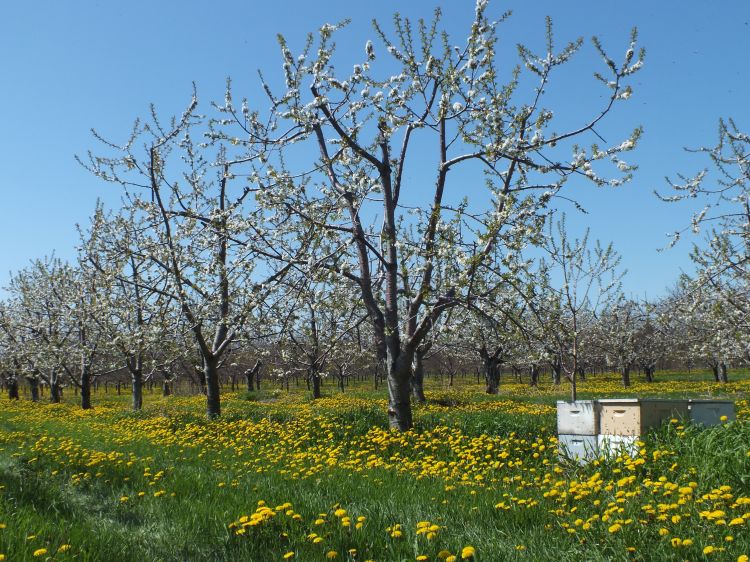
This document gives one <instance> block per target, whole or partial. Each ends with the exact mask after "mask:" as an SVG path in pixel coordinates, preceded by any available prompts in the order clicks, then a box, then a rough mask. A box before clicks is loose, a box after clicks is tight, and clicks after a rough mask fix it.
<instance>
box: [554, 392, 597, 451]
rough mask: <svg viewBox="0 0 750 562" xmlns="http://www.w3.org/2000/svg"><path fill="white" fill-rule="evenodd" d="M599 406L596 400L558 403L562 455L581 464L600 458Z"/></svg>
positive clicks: (558, 429)
mask: <svg viewBox="0 0 750 562" xmlns="http://www.w3.org/2000/svg"><path fill="white" fill-rule="evenodd" d="M598 435H599V404H598V403H597V401H596V400H578V401H576V402H563V401H559V402H558V403H557V446H558V448H559V452H560V455H564V456H566V457H568V458H570V459H573V460H576V461H578V462H580V463H585V462H587V461H589V460H592V459H595V458H597V457H598V456H599V446H598V444H597V436H598Z"/></svg>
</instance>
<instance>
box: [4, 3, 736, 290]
mask: <svg viewBox="0 0 750 562" xmlns="http://www.w3.org/2000/svg"><path fill="white" fill-rule="evenodd" d="M440 4H442V5H443V6H444V11H445V15H446V18H445V21H446V22H447V26H448V27H449V29H451V30H453V31H452V38H453V41H454V42H455V43H456V44H458V43H460V42H462V41H463V37H462V36H463V35H464V30H465V29H466V24H467V22H468V21H469V20H470V18H471V15H472V12H473V2H472V1H470V0H467V1H465V2H464V1H452V2H441V3H440ZM435 5H437V3H436V2H433V1H424V0H417V1H412V2H409V3H406V2H398V1H395V0H381V1H380V2H377V3H372V4H370V3H364V2H352V1H341V0H333V1H329V0H326V1H323V2H302V1H283V0H277V1H276V2H257V1H245V2H241V1H233V2H223V1H217V2H199V1H197V0H180V1H177V0H162V1H158V2H154V1H153V0H151V1H144V0H131V1H129V2H107V1H104V0H101V1H98V2H95V1H89V0H71V1H66V2H61V1H59V0H40V1H37V2H33V3H30V2H5V3H3V6H2V8H1V9H0V61H1V62H2V64H1V65H0V68H1V69H2V72H3V81H2V87H1V88H0V112H2V117H1V118H0V127H1V128H2V129H1V131H2V134H0V205H2V206H1V207H0V209H1V210H0V286H2V285H5V284H6V283H7V280H8V272H9V271H11V270H17V269H19V268H21V267H24V266H25V265H26V264H27V263H28V261H29V259H31V258H34V257H41V256H43V255H45V254H50V253H52V252H55V253H56V254H57V255H58V256H60V257H63V258H70V257H72V256H73V253H74V252H73V247H74V245H75V244H76V242H77V235H76V232H75V228H74V225H75V223H76V222H80V223H84V224H85V223H86V222H87V220H88V219H87V217H88V216H89V214H90V213H91V211H92V210H93V207H94V203H95V200H96V199H97V198H101V199H103V200H104V201H105V203H107V204H109V205H116V204H117V202H118V200H119V193H118V191H117V190H116V188H115V187H114V186H111V185H106V184H103V183H101V182H99V181H98V180H96V179H95V178H93V177H91V176H90V175H89V174H88V172H86V171H85V170H84V169H82V168H81V167H80V166H79V165H78V164H77V163H76V162H75V160H74V159H73V155H74V154H81V155H85V153H86V151H87V150H88V149H90V148H95V147H96V143H95V142H94V140H93V139H92V137H91V136H90V132H89V130H90V128H91V127H95V128H96V129H97V130H99V131H100V132H101V133H103V134H104V135H105V136H107V137H109V138H112V139H114V140H124V139H125V138H126V136H127V133H128V131H129V129H130V126H131V124H132V121H133V119H134V118H135V117H137V116H140V115H145V114H146V112H147V110H148V104H149V103H150V102H154V103H156V104H157V106H158V107H159V108H160V109H161V110H162V111H164V112H177V111H179V110H180V108H182V107H183V106H184V104H185V103H186V102H187V101H188V99H189V96H190V88H191V82H192V81H195V82H197V84H198V89H199V96H200V97H201V98H202V100H203V101H204V102H207V101H208V100H210V99H216V100H220V99H221V98H222V95H223V87H224V80H225V78H226V77H227V76H231V77H232V78H233V80H234V82H235V97H240V96H241V95H244V94H247V95H248V96H249V97H250V98H251V100H252V99H253V97H255V99H257V98H258V96H257V93H258V89H257V83H258V81H257V77H256V69H262V70H263V71H264V73H265V74H267V75H272V74H274V73H277V72H278V71H279V55H278V50H277V48H276V42H275V36H276V33H278V32H281V33H283V34H285V35H286V36H287V37H289V38H290V39H291V40H292V42H293V44H295V45H299V43H300V41H301V38H302V36H303V34H304V33H305V32H307V31H311V30H315V29H317V27H318V26H319V25H321V24H323V23H326V22H336V21H339V20H341V19H344V18H347V17H348V18H351V19H352V24H351V26H350V27H349V28H348V29H346V30H345V31H344V32H343V34H342V35H341V36H340V37H339V38H338V40H337V42H338V44H339V48H340V49H345V50H348V49H355V50H357V51H360V50H361V49H362V48H363V45H364V43H365V41H366V40H367V39H368V38H374V34H373V33H372V31H371V27H370V20H371V19H372V18H373V17H375V18H377V19H379V20H380V21H382V22H383V23H386V24H388V23H390V16H391V14H392V13H393V12H394V11H396V10H400V11H401V12H402V13H403V14H404V15H408V16H411V17H419V16H424V17H429V15H430V14H431V12H432V9H433V8H434V6H435ZM506 9H512V10H513V13H514V15H513V17H512V18H511V19H510V20H509V21H508V22H507V23H506V24H505V25H504V26H503V27H502V29H501V38H502V42H503V44H504V45H505V46H506V47H508V49H510V48H511V46H512V45H514V44H515V43H517V42H519V41H521V42H524V43H528V44H529V45H532V46H539V47H541V46H542V45H543V37H544V17H545V16H546V15H550V16H552V18H553V20H554V23H555V29H556V37H557V44H558V45H561V44H562V43H563V42H566V41H568V40H571V39H575V38H576V37H579V36H583V37H584V38H586V39H588V38H590V37H591V35H598V36H599V37H600V38H601V39H602V40H603V42H604V43H605V45H606V46H608V47H609V49H610V50H611V52H612V53H613V55H614V58H615V59H616V60H619V59H620V57H621V53H622V52H623V51H624V49H625V48H626V45H627V40H628V33H629V30H630V28H631V27H632V26H634V25H635V26H637V27H638V28H639V32H640V41H641V44H642V45H644V46H645V47H646V49H647V51H648V52H647V58H646V66H645V68H644V70H643V71H642V72H641V73H639V74H638V75H637V76H636V79H635V83H634V89H635V94H634V96H633V97H632V98H631V99H630V100H628V102H627V104H625V105H622V106H620V109H618V111H617V112H616V113H615V114H614V115H612V118H611V119H610V121H609V124H608V125H607V127H606V128H605V129H603V131H600V132H603V134H604V136H605V137H608V136H609V135H611V136H612V138H608V139H607V140H615V139H616V138H618V137H621V138H622V139H624V138H625V136H624V133H625V132H626V131H629V130H631V129H632V128H633V127H634V126H636V125H639V124H641V125H643V126H644V127H645V136H644V138H643V140H642V142H641V145H640V148H639V149H638V150H637V151H636V152H635V153H631V154H630V155H628V159H629V161H632V162H634V163H637V164H639V166H640V170H639V171H638V172H637V175H636V178H635V181H634V182H632V183H631V184H630V185H627V186H626V187H624V188H621V189H618V190H612V191H607V190H598V189H593V188H589V187H584V186H582V187H581V189H580V190H579V191H578V193H579V194H580V196H579V199H580V200H581V202H582V203H583V204H584V206H585V207H586V208H587V209H588V210H589V211H590V214H589V215H570V216H569V218H568V222H569V224H571V225H574V227H575V228H577V229H582V228H583V227H584V226H590V228H591V231H592V236H593V237H595V238H599V239H601V240H602V241H604V242H608V241H612V242H614V244H615V246H616V248H617V249H618V251H619V252H620V253H621V254H622V256H623V266H624V267H626V268H627V269H628V270H629V274H628V276H627V277H626V279H625V283H624V288H625V290H626V292H628V293H632V294H635V295H643V294H648V295H649V296H657V295H659V294H662V293H663V292H664V288H665V287H666V286H667V285H669V284H671V283H672V282H673V281H674V280H675V279H676V277H677V275H678V273H679V271H680V269H686V270H689V269H690V263H689V260H688V258H687V254H688V250H689V243H686V242H683V243H681V244H680V245H679V246H678V247H677V248H675V249H672V250H670V251H668V252H666V253H657V251H656V250H657V248H658V247H661V246H664V245H665V243H666V242H667V238H666V236H665V234H666V233H667V232H669V231H672V230H674V229H675V228H677V227H681V226H684V225H685V224H687V223H688V221H689V213H690V210H689V208H687V207H685V206H676V205H666V204H663V203H660V202H659V201H657V200H656V199H655V197H654V196H653V195H652V191H653V189H654V188H657V189H662V188H663V187H664V186H665V185H666V184H665V182H664V176H665V175H674V174H675V173H676V172H678V171H685V172H694V171H697V170H698V169H699V168H700V167H701V166H702V165H703V164H702V163H701V162H700V161H699V160H697V159H696V158H695V157H694V156H689V155H685V154H684V153H683V151H682V147H685V146H688V147H695V146H698V145H701V144H713V143H714V142H715V140H716V125H717V120H718V118H719V117H721V116H733V117H735V119H736V120H737V121H738V123H739V124H740V126H742V127H744V128H745V130H749V129H750V104H748V102H747V100H748V91H749V90H750V88H748V86H749V85H750V84H749V82H750V79H749V78H748V76H749V75H748V71H747V59H746V56H747V53H748V52H750V25H749V22H750V2H748V1H747V0H724V1H722V2H716V3H713V2H704V1H699V0H687V1H686V0H682V1H677V0H663V1H653V0H651V1H641V0H631V1H629V2H621V1H620V2H609V1H605V0H585V1H584V0H577V1H575V2H560V1H559V0H544V1H542V0H537V1H534V2H531V1H528V0H527V1H510V2H499V1H495V2H491V4H490V9H489V10H490V13H491V14H492V13H496V14H498V15H499V14H500V13H501V12H502V11H504V10H506ZM578 57H579V58H578V61H577V62H576V64H575V65H574V66H573V67H572V69H571V74H572V76H574V77H573V78H567V79H564V80H561V81H560V82H559V84H558V86H557V87H558V90H557V94H556V96H557V98H556V100H557V102H558V103H556V107H555V108H556V109H557V112H558V114H560V113H561V112H565V111H571V112H575V111H580V110H581V109H582V108H581V107H580V105H581V103H582V100H587V99H589V98H587V97H586V96H587V92H589V91H590V90H591V87H593V79H592V78H591V73H590V72H588V71H587V70H586V69H587V68H593V66H594V65H595V64H598V61H595V60H594V59H595V58H596V55H595V53H594V51H593V48H592V47H591V45H590V42H588V43H587V45H586V46H585V48H584V50H583V51H582V52H581V53H580V54H579V55H578ZM563 72H565V71H563ZM594 99H595V98H594ZM584 109H585V108H584ZM586 114H587V113H586ZM0 294H1V292H0Z"/></svg>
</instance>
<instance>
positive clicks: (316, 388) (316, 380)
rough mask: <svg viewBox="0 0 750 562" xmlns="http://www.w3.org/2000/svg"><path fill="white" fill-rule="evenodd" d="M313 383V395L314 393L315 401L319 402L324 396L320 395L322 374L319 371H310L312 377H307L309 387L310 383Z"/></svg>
mask: <svg viewBox="0 0 750 562" xmlns="http://www.w3.org/2000/svg"><path fill="white" fill-rule="evenodd" d="M311 382H312V393H313V399H314V400H317V399H318V398H320V397H321V396H322V395H321V393H320V373H318V372H317V371H313V370H311V371H310V375H309V376H308V377H307V386H308V388H309V387H310V383H311Z"/></svg>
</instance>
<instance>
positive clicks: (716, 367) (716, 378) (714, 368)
mask: <svg viewBox="0 0 750 562" xmlns="http://www.w3.org/2000/svg"><path fill="white" fill-rule="evenodd" d="M711 371H712V372H713V374H714V381H716V382H719V365H718V364H714V365H711Z"/></svg>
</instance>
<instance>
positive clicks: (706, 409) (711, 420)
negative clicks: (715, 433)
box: [688, 400, 737, 427]
mask: <svg viewBox="0 0 750 562" xmlns="http://www.w3.org/2000/svg"><path fill="white" fill-rule="evenodd" d="M688 408H689V410H690V421H691V422H693V423H695V424H701V425H704V426H706V427H709V426H712V425H719V424H720V423H722V422H721V418H722V416H726V419H727V421H732V420H734V419H736V417H737V416H736V414H735V413H734V402H732V401H731V400H689V401H688Z"/></svg>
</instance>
